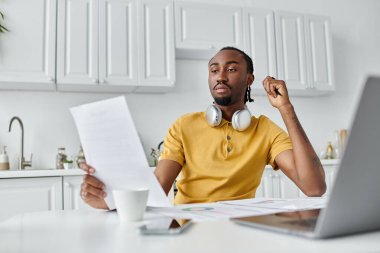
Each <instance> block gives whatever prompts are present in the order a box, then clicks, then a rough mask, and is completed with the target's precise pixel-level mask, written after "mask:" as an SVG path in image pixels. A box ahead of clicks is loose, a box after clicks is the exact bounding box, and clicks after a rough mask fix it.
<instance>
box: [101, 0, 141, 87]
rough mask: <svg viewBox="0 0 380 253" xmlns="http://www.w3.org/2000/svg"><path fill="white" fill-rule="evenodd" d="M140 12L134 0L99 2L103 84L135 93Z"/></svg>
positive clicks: (104, 0)
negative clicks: (137, 29) (137, 11)
mask: <svg viewBox="0 0 380 253" xmlns="http://www.w3.org/2000/svg"><path fill="white" fill-rule="evenodd" d="M136 10H137V7H136V1H134V0H100V1H99V83H100V85H104V86H113V85H117V86H124V90H125V91H131V90H133V89H134V86H136V84H137V82H138V76H137V69H138V66H137V31H136V27H137V22H136V21H137V20H136V18H137V17H136V16H137V15H136ZM109 88H112V87H109ZM120 88H121V87H120Z"/></svg>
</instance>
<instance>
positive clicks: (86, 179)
mask: <svg viewBox="0 0 380 253" xmlns="http://www.w3.org/2000/svg"><path fill="white" fill-rule="evenodd" d="M83 183H86V184H88V185H91V186H93V187H95V188H98V189H102V190H104V188H105V185H104V184H103V183H102V181H100V180H99V179H97V178H96V177H94V176H90V175H84V176H83Z"/></svg>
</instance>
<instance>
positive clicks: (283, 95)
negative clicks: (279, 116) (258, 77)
mask: <svg viewBox="0 0 380 253" xmlns="http://www.w3.org/2000/svg"><path fill="white" fill-rule="evenodd" d="M263 86H264V89H265V91H266V92H267V96H268V99H269V102H270V103H271V105H272V106H273V107H276V108H277V109H280V107H282V106H284V105H288V104H290V100H289V95H288V90H287V88H286V84H285V82H284V81H283V80H276V79H274V78H273V77H270V76H267V77H266V78H265V79H264V81H263Z"/></svg>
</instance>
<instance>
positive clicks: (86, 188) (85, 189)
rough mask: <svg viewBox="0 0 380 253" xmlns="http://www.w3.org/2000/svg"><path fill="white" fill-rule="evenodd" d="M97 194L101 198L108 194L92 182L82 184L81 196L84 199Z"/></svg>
mask: <svg viewBox="0 0 380 253" xmlns="http://www.w3.org/2000/svg"><path fill="white" fill-rule="evenodd" d="M91 195H93V196H95V197H97V198H99V199H103V198H105V197H106V196H107V194H106V192H105V191H103V189H102V188H96V187H94V186H92V185H90V184H87V183H85V182H83V183H82V186H81V196H82V198H83V199H85V198H86V199H87V198H88V197H89V196H91Z"/></svg>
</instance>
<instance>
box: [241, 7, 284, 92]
mask: <svg viewBox="0 0 380 253" xmlns="http://www.w3.org/2000/svg"><path fill="white" fill-rule="evenodd" d="M243 24H244V35H245V38H244V39H245V52H246V53H247V54H248V55H250V56H251V57H252V61H253V67H254V73H253V74H254V75H255V81H254V83H253V86H252V89H253V90H254V92H255V93H257V92H259V93H262V94H263V93H264V89H263V86H262V81H263V80H264V78H265V77H266V76H268V75H270V76H277V69H276V63H277V60H276V43H275V30H274V15H273V11H271V10H259V9H247V10H244V22H243Z"/></svg>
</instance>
